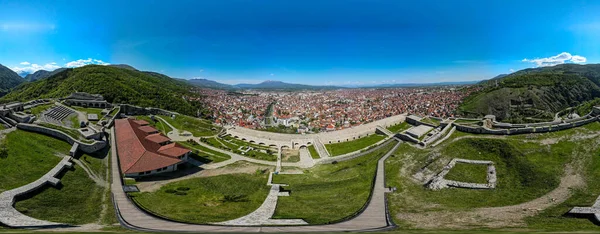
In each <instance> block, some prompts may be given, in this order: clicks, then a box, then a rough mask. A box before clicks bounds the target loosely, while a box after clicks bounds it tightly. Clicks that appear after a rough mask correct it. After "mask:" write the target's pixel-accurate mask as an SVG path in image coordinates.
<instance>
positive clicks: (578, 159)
mask: <svg viewBox="0 0 600 234" xmlns="http://www.w3.org/2000/svg"><path fill="white" fill-rule="evenodd" d="M598 136H600V134H575V135H573V136H570V137H559V138H548V139H542V140H526V141H530V142H539V143H541V144H555V143H557V142H559V141H561V140H581V139H590V138H597V137H598ZM463 138H503V137H501V136H486V137H476V136H463V137H459V138H456V139H454V140H453V141H457V140H460V139H463ZM599 143H600V139H598V140H596V144H599ZM591 155H592V153H591V152H590V149H580V150H577V151H575V152H573V155H572V159H573V160H572V161H571V162H570V163H569V164H567V165H565V168H564V173H563V176H562V177H561V179H560V183H559V185H558V187H556V188H555V189H554V190H552V191H550V192H549V193H547V194H545V195H543V196H541V197H538V198H536V199H534V200H531V201H528V202H524V203H521V204H517V205H511V206H503V207H484V208H474V209H471V210H465V211H429V212H422V213H398V214H397V215H396V217H397V218H398V219H401V220H404V221H406V222H408V223H410V224H411V225H414V227H416V228H423V229H440V228H442V229H443V228H452V229H468V228H481V227H487V228H499V227H523V226H525V225H526V223H525V221H524V218H526V217H530V216H534V215H536V214H538V213H539V212H540V211H543V210H544V209H547V208H549V207H552V206H554V205H558V204H560V203H563V202H565V201H566V200H567V199H568V198H569V197H571V191H572V189H576V188H583V187H585V186H586V183H585V180H584V177H583V175H582V174H581V171H583V170H584V168H585V164H586V163H587V161H589V158H590V156H591ZM403 168H404V167H403ZM403 168H401V172H400V173H401V174H402V176H410V175H406V174H407V172H404V173H403V171H402V169H403ZM403 196H407V200H408V201H413V202H415V203H418V202H420V201H419V199H418V198H413V197H411V195H410V194H409V193H405V194H403ZM436 206H439V205H436V204H422V207H423V208H425V207H428V208H431V207H436Z"/></svg>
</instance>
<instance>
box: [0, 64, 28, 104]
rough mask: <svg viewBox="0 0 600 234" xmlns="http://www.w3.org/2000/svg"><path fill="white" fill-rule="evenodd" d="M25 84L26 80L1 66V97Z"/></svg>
mask: <svg viewBox="0 0 600 234" xmlns="http://www.w3.org/2000/svg"><path fill="white" fill-rule="evenodd" d="M23 82H25V79H23V78H21V77H20V76H19V75H18V74H17V73H15V72H14V71H12V70H10V69H9V68H7V67H5V66H2V65H0V97H1V96H2V95H4V94H5V93H7V92H8V91H10V89H12V88H14V87H16V86H18V85H20V84H21V83H23Z"/></svg>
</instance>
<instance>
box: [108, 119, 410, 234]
mask: <svg viewBox="0 0 600 234" xmlns="http://www.w3.org/2000/svg"><path fill="white" fill-rule="evenodd" d="M111 135H112V136H114V128H113V129H111ZM399 144H400V143H397V145H396V146H395V147H394V148H393V149H392V150H391V151H390V152H388V153H387V154H386V155H385V156H384V157H383V158H381V159H380V160H379V162H378V164H377V175H376V179H375V185H374V188H373V193H372V196H371V200H370V201H369V204H368V205H367V207H366V208H365V210H364V211H363V212H362V213H360V214H359V215H358V216H356V217H354V218H352V219H350V220H348V221H345V222H341V223H337V224H329V225H314V226H263V227H258V226H257V227H250V226H246V227H244V226H222V225H198V224H186V223H179V222H174V221H169V220H165V219H161V218H157V217H155V216H152V215H149V214H148V213H146V212H144V211H142V210H140V209H139V208H138V207H137V206H135V205H134V204H133V203H132V201H131V200H129V198H128V197H127V195H126V194H125V192H123V187H122V186H123V184H122V181H121V177H120V176H119V175H121V173H120V171H119V165H118V158H117V153H116V147H112V149H111V157H112V160H111V161H112V162H111V164H112V165H111V170H112V175H113V178H112V179H113V183H112V193H113V201H114V204H115V209H116V210H117V212H118V217H119V220H120V222H121V223H122V224H123V225H124V226H126V227H128V228H131V229H136V230H140V231H164V232H323V231H367V230H383V229H385V228H390V227H392V226H393V224H392V223H390V222H389V221H388V217H387V213H386V210H387V207H386V204H385V183H384V177H385V170H384V161H385V159H387V158H388V157H389V156H390V155H391V154H392V153H393V152H394V151H395V149H396V148H397V147H398V146H399ZM111 145H113V146H114V145H115V140H114V137H111Z"/></svg>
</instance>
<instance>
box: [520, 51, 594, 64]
mask: <svg viewBox="0 0 600 234" xmlns="http://www.w3.org/2000/svg"><path fill="white" fill-rule="evenodd" d="M586 61H587V59H586V58H585V57H583V56H580V55H571V54H570V53H567V52H562V53H560V54H558V55H555V56H551V57H547V58H535V59H527V58H525V59H523V60H521V62H526V63H535V65H536V66H537V67H548V66H554V65H558V64H564V63H585V62H586Z"/></svg>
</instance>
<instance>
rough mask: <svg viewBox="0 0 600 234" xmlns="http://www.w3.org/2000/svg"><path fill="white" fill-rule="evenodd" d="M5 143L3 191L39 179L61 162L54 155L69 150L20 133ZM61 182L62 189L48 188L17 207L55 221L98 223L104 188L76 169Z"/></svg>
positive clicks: (61, 143)
mask: <svg viewBox="0 0 600 234" xmlns="http://www.w3.org/2000/svg"><path fill="white" fill-rule="evenodd" d="M31 142H35V144H31ZM4 143H5V144H6V145H7V146H8V149H9V156H8V157H7V158H5V159H0V190H7V189H12V188H16V187H19V186H22V185H25V184H28V183H31V182H33V181H35V180H37V179H39V178H40V177H41V176H42V175H44V174H46V173H47V172H48V171H50V169H52V168H53V167H54V166H56V164H58V162H59V161H60V160H61V159H60V158H59V157H56V156H54V154H55V153H62V154H68V152H69V149H70V146H69V144H67V143H66V142H64V141H61V140H57V139H54V138H51V137H48V136H45V135H41V134H36V133H31V132H26V131H20V130H17V131H14V132H12V133H10V134H8V135H7V136H6V139H5V141H4ZM88 161H89V162H90V164H92V165H98V163H101V162H100V160H99V159H94V158H90V159H89V160H88ZM92 168H96V167H95V166H94V167H92ZM97 170H101V169H97ZM101 175H103V174H101ZM61 182H62V185H63V186H62V188H60V190H59V189H56V188H53V187H46V188H45V189H44V190H40V192H39V193H37V194H36V195H35V196H33V197H31V198H29V199H27V200H23V201H20V202H17V204H16V205H15V207H16V208H17V210H19V211H21V212H23V213H24V214H26V215H29V216H32V217H34V218H40V219H44V220H49V221H54V222H66V223H71V224H84V223H90V222H94V221H96V220H97V219H98V217H99V215H100V200H101V199H100V198H101V196H102V190H103V189H102V188H100V187H97V186H96V184H95V183H94V182H93V181H92V180H90V179H88V177H87V174H86V173H85V172H84V171H83V170H82V169H81V168H79V167H77V166H76V167H75V169H74V171H68V172H66V173H65V175H64V176H63V177H62V178H61ZM70 201H77V202H70Z"/></svg>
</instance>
